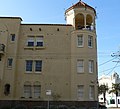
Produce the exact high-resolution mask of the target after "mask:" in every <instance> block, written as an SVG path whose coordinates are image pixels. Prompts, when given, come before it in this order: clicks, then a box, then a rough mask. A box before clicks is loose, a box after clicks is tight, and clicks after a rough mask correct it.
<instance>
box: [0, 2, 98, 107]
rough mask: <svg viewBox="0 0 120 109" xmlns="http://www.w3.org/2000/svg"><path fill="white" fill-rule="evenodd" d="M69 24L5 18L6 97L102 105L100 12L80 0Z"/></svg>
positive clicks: (1, 76)
mask: <svg viewBox="0 0 120 109" xmlns="http://www.w3.org/2000/svg"><path fill="white" fill-rule="evenodd" d="M65 17H66V22H67V23H66V24H23V23H22V18H20V17H0V100H20V101H22V100H24V101H47V100H48V98H49V100H51V101H71V102H72V101H76V102H78V101H79V103H83V102H85V103H89V104H90V105H93V104H94V105H96V104H97V101H98V96H97V76H98V74H97V44H96V27H95V17H96V11H95V9H94V8H92V7H91V6H89V5H87V4H86V3H84V2H82V1H79V2H78V3H76V4H75V5H73V6H71V7H70V8H68V9H67V10H66V11H65Z"/></svg>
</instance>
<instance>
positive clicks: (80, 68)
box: [77, 60, 84, 73]
mask: <svg viewBox="0 0 120 109" xmlns="http://www.w3.org/2000/svg"><path fill="white" fill-rule="evenodd" d="M77 72H78V73H83V72H84V60H77Z"/></svg>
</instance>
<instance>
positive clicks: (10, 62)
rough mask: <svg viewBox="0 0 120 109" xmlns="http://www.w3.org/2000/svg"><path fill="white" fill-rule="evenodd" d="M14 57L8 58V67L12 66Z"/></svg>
mask: <svg viewBox="0 0 120 109" xmlns="http://www.w3.org/2000/svg"><path fill="white" fill-rule="evenodd" d="M12 63H13V59H12V58H8V67H12Z"/></svg>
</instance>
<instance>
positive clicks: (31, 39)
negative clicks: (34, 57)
mask: <svg viewBox="0 0 120 109" xmlns="http://www.w3.org/2000/svg"><path fill="white" fill-rule="evenodd" d="M27 46H30V47H32V46H34V38H33V37H29V39H28V42H27Z"/></svg>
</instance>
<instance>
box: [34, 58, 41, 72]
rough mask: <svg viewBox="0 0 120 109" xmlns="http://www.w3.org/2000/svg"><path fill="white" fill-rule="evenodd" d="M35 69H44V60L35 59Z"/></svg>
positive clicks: (38, 70) (37, 70)
mask: <svg viewBox="0 0 120 109" xmlns="http://www.w3.org/2000/svg"><path fill="white" fill-rule="evenodd" d="M35 71H36V72H41V71H42V61H41V60H37V61H35Z"/></svg>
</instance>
